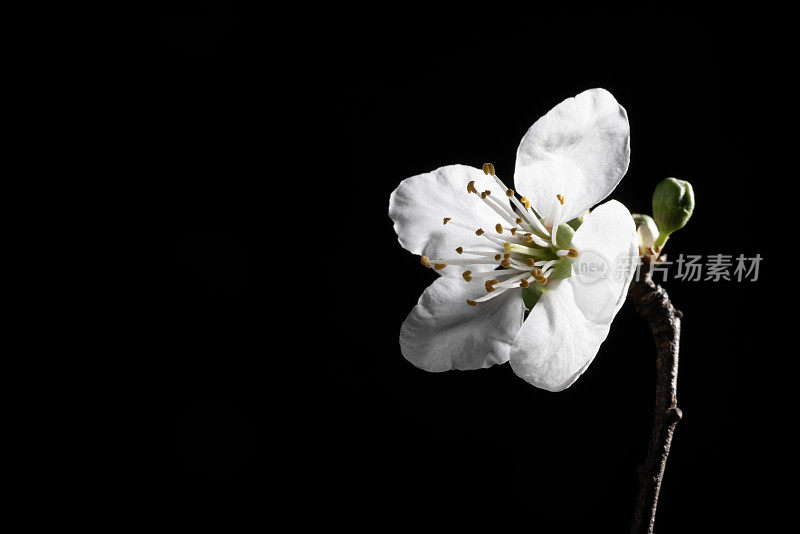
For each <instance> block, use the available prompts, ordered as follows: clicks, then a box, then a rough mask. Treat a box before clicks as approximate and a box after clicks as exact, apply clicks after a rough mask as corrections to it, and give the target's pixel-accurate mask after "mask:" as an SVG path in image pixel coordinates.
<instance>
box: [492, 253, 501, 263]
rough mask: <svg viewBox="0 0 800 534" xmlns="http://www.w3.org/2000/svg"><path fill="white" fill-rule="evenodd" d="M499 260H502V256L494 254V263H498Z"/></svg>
mask: <svg viewBox="0 0 800 534" xmlns="http://www.w3.org/2000/svg"><path fill="white" fill-rule="evenodd" d="M500 258H502V256H501V255H500V254H495V255H494V261H500Z"/></svg>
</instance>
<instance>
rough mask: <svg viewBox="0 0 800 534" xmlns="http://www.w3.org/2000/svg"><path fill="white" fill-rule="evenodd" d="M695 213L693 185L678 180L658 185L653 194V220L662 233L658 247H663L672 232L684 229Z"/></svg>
mask: <svg viewBox="0 0 800 534" xmlns="http://www.w3.org/2000/svg"><path fill="white" fill-rule="evenodd" d="M693 211H694V190H693V189H692V184H690V183H689V182H685V181H683V180H678V179H676V178H667V179H666V180H664V181H662V182H661V183H660V184H658V185H657V186H656V190H655V191H654V192H653V218H654V219H655V221H656V224H658V229H659V231H660V235H659V236H658V239H657V240H656V245H657V246H661V245H663V244H664V242H665V241H666V240H667V237H669V235H670V234H671V233H672V232H674V231H675V230H679V229H681V228H683V227H684V226H685V225H686V223H687V222H689V218H690V217H691V216H692V212H693Z"/></svg>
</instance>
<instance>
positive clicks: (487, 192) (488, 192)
mask: <svg viewBox="0 0 800 534" xmlns="http://www.w3.org/2000/svg"><path fill="white" fill-rule="evenodd" d="M484 193H485V194H486V196H487V197H488V196H489V195H491V194H492V192H491V191H489V190H488V189H487V190H486V191H484Z"/></svg>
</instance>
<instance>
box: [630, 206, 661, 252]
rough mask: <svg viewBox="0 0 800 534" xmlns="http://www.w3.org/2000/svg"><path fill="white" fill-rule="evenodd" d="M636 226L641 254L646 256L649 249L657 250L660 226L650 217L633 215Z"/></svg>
mask: <svg viewBox="0 0 800 534" xmlns="http://www.w3.org/2000/svg"><path fill="white" fill-rule="evenodd" d="M632 217H633V222H634V223H635V224H636V235H637V236H638V237H639V253H640V254H645V253H646V252H647V249H648V248H655V244H656V239H657V238H658V226H657V225H656V222H655V221H654V220H653V218H652V217H650V216H649V215H640V214H638V213H634V214H632Z"/></svg>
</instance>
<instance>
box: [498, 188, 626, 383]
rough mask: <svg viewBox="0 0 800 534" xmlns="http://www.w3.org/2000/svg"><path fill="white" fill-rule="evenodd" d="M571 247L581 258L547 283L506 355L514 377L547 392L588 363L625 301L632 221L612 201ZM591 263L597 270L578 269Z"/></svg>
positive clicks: (594, 214)
mask: <svg viewBox="0 0 800 534" xmlns="http://www.w3.org/2000/svg"><path fill="white" fill-rule="evenodd" d="M573 244H574V245H575V246H576V248H577V249H578V250H579V251H580V254H581V255H580V256H579V257H578V261H577V262H576V265H575V270H576V272H575V274H573V276H572V277H570V278H568V279H566V280H561V281H553V282H551V283H549V284H548V286H547V290H546V292H545V294H544V295H543V296H542V298H541V299H540V300H539V302H538V303H537V304H536V306H535V307H534V308H533V310H532V311H531V313H530V315H529V316H528V319H527V320H526V321H525V324H524V325H523V326H522V328H521V329H520V331H519V334H518V335H517V338H516V339H515V340H514V346H513V348H512V350H511V355H510V357H511V367H512V369H513V370H514V372H515V373H516V374H517V375H519V376H520V377H522V378H523V379H525V380H526V381H527V382H529V383H531V384H533V385H534V386H537V387H540V388H542V389H546V390H549V391H561V390H564V389H566V388H568V387H569V386H570V385H572V383H573V382H575V380H577V379H578V377H579V376H580V375H581V374H582V373H583V372H584V371H585V370H586V368H587V367H588V366H589V364H590V363H591V362H592V360H593V359H594V357H595V355H596V354H597V351H598V350H599V348H600V345H601V343H602V342H603V341H604V340H605V338H606V336H607V335H608V331H609V328H610V326H611V321H612V320H613V319H614V316H615V315H616V314H617V312H618V311H619V309H620V308H621V307H622V304H623V303H624V302H625V297H626V295H627V293H628V286H629V285H630V281H631V278H632V276H633V272H634V270H635V261H636V259H637V258H638V249H637V246H636V230H635V225H634V224H633V219H632V218H631V216H630V213H629V212H628V210H627V209H626V208H625V206H623V205H622V204H620V203H619V202H617V201H610V202H607V203H605V204H603V205H602V206H599V207H598V208H597V209H595V210H594V211H593V212H591V213H590V214H589V215H588V216H587V217H586V218H585V219H584V222H583V224H582V225H581V227H580V228H579V229H578V232H576V234H575V237H574V239H573ZM591 254H594V256H593V257H591V256H590V255H591ZM580 262H583V263H582V264H581V263H580ZM591 264H595V265H596V266H597V267H598V269H596V270H592V271H591V272H589V269H586V270H585V271H584V272H579V271H578V269H580V268H581V265H583V266H585V267H588V266H589V265H591ZM618 267H619V268H621V270H620V271H618V270H617V269H618Z"/></svg>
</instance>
